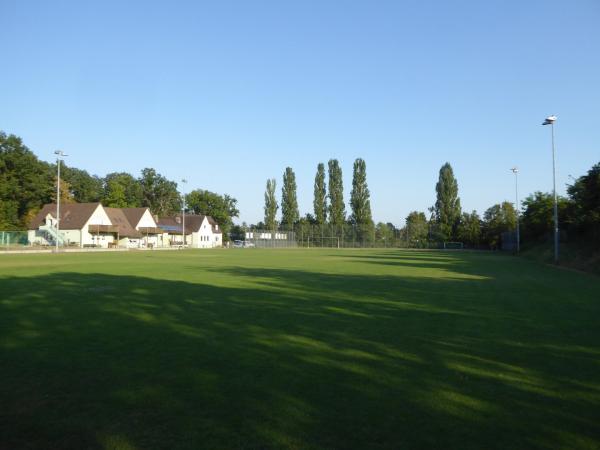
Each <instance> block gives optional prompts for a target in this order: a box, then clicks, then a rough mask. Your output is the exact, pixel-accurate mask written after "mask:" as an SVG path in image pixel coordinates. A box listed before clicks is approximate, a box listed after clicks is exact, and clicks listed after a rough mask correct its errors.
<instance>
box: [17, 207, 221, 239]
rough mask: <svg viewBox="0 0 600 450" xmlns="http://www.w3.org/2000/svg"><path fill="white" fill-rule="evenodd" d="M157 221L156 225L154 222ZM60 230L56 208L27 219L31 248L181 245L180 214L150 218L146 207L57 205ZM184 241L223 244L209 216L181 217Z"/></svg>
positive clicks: (219, 231) (150, 215)
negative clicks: (42, 246) (57, 245)
mask: <svg viewBox="0 0 600 450" xmlns="http://www.w3.org/2000/svg"><path fill="white" fill-rule="evenodd" d="M157 221H158V223H157ZM59 225H60V228H59V231H58V232H57V230H56V228H57V226H56V205H55V204H48V205H44V207H43V208H42V209H41V211H40V212H39V213H38V214H37V215H36V216H35V217H34V218H33V219H32V220H31V222H30V223H29V227H28V239H29V243H30V244H32V245H55V244H56V242H57V241H58V244H59V245H60V246H77V247H102V248H108V247H121V248H157V247H170V246H178V245H183V218H182V216H181V215H176V216H173V217H165V218H163V219H160V220H158V218H156V219H155V218H154V217H153V216H152V214H151V213H150V209H148V208H105V207H103V206H102V205H101V204H100V203H65V204H62V205H60V224H59ZM185 236H186V237H185V242H186V245H187V246H189V247H192V248H213V247H221V246H222V245H223V234H222V232H221V230H219V225H218V224H217V223H216V222H215V220H214V219H213V218H212V217H210V216H202V215H194V214H190V215H187V214H186V216H185Z"/></svg>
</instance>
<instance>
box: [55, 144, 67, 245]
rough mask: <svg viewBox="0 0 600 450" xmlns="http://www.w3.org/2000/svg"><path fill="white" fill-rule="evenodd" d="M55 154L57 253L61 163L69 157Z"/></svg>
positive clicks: (58, 152) (57, 151)
mask: <svg viewBox="0 0 600 450" xmlns="http://www.w3.org/2000/svg"><path fill="white" fill-rule="evenodd" d="M54 154H55V155H56V238H55V245H56V251H57V252H58V237H59V235H60V234H59V233H60V161H61V158H64V157H65V156H69V155H67V154H65V153H64V152H63V151H62V150H55V151H54Z"/></svg>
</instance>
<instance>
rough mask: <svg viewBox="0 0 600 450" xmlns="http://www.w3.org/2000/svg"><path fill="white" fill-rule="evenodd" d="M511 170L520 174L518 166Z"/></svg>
mask: <svg viewBox="0 0 600 450" xmlns="http://www.w3.org/2000/svg"><path fill="white" fill-rule="evenodd" d="M510 170H511V171H512V173H519V168H518V167H516V166H515V167H512V168H511V169H510Z"/></svg>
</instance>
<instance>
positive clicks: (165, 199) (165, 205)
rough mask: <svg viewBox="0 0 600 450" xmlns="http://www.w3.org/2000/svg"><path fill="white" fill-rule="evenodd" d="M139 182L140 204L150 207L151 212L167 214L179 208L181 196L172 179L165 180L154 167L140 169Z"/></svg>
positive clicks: (161, 214) (160, 214)
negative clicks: (140, 189) (140, 191)
mask: <svg viewBox="0 0 600 450" xmlns="http://www.w3.org/2000/svg"><path fill="white" fill-rule="evenodd" d="M139 182H140V185H141V188H142V206H147V207H148V208H150V210H151V211H152V213H153V214H157V215H159V216H168V215H171V214H174V213H176V212H177V211H179V210H180V209H181V207H182V203H181V197H180V196H179V192H177V183H175V182H174V181H170V180H167V179H166V178H165V177H163V176H162V175H160V174H159V173H157V172H156V170H154V169H151V168H146V169H144V170H142V176H141V177H140V178H139Z"/></svg>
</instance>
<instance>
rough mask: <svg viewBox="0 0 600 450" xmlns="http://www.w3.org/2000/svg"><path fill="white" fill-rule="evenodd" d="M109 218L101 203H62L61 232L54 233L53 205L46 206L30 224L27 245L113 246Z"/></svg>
mask: <svg viewBox="0 0 600 450" xmlns="http://www.w3.org/2000/svg"><path fill="white" fill-rule="evenodd" d="M117 231H118V230H117V228H116V227H115V226H113V224H112V222H111V220H110V218H109V217H108V214H106V211H105V209H104V208H103V207H102V205H101V204H100V203H64V204H62V205H60V231H59V232H58V233H57V231H56V204H54V203H52V204H47V205H44V207H43V208H42V209H41V211H40V212H39V213H37V214H36V216H35V217H34V218H33V219H32V220H31V222H30V223H29V227H28V239H29V243H30V244H33V245H54V244H55V243H56V241H57V240H58V243H59V244H60V245H62V246H77V247H104V248H106V247H109V246H112V245H115V244H114V243H115V233H116V232H117Z"/></svg>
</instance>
